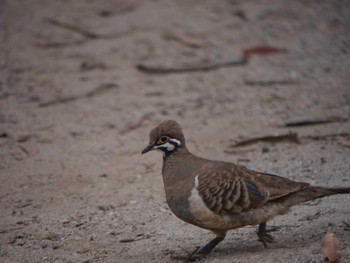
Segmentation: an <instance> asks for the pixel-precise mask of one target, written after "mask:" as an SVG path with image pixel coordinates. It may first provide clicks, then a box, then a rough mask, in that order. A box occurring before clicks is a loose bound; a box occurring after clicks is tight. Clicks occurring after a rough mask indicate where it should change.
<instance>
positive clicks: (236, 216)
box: [142, 120, 350, 261]
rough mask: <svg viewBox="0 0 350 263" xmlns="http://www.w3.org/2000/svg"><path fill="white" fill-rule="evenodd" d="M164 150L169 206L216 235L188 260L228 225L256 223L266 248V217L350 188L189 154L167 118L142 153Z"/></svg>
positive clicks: (268, 238)
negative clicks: (330, 186)
mask: <svg viewBox="0 0 350 263" xmlns="http://www.w3.org/2000/svg"><path fill="white" fill-rule="evenodd" d="M152 150H157V151H160V152H162V153H163V166H162V177H163V183H164V189H165V196H166V201H167V204H168V206H169V208H170V210H171V211H172V212H173V213H174V214H175V215H176V216H177V217H178V218H180V219H181V220H183V221H185V222H187V223H189V224H192V225H195V226H197V227H200V228H204V229H207V230H210V231H211V232H213V233H214V234H215V238H214V239H211V240H210V241H209V242H208V243H207V244H205V245H204V246H203V247H201V248H200V249H197V250H196V251H194V252H193V253H192V254H191V255H190V257H189V259H190V260H191V261H195V260H198V259H200V258H202V257H204V256H205V255H207V254H209V253H210V252H211V251H212V249H213V248H214V247H216V246H217V245H218V244H219V243H220V242H221V241H223V240H224V239H225V236H226V233H227V231H229V230H232V229H236V228H240V227H244V226H248V225H250V226H252V225H258V231H257V235H258V238H259V241H261V242H262V244H263V245H264V246H265V247H267V243H274V242H275V239H274V238H273V237H272V235H271V234H269V233H267V230H266V222H267V221H269V220H271V219H272V218H274V217H276V216H277V215H282V214H286V213H287V212H288V211H289V208H290V207H291V206H293V205H296V204H299V203H302V202H306V201H310V200H314V199H317V198H321V197H325V196H330V195H336V194H347V193H350V187H342V188H341V187H339V188H328V187H320V186H312V185H310V184H308V183H306V182H298V181H293V180H290V179H288V178H284V177H281V176H278V175H273V174H269V173H263V172H257V171H254V170H250V169H248V168H246V167H244V166H241V165H237V164H234V163H230V162H225V161H216V160H208V159H204V158H201V157H198V156H196V155H194V154H192V153H191V152H190V151H189V150H188V149H187V146H186V140H185V136H184V134H183V131H182V128H181V126H180V125H179V124H178V123H177V122H176V121H174V120H166V121H164V122H162V123H160V124H159V125H158V126H157V127H155V128H154V129H152V130H151V131H150V135H149V143H148V145H147V146H146V147H145V148H144V150H143V151H142V154H145V153H147V152H149V151H152Z"/></svg>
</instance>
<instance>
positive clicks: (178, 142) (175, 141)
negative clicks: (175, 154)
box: [169, 138, 181, 146]
mask: <svg viewBox="0 0 350 263" xmlns="http://www.w3.org/2000/svg"><path fill="white" fill-rule="evenodd" d="M169 141H171V142H174V143H176V144H177V146H180V145H181V142H180V141H179V140H176V139H174V138H171V139H170V140H169Z"/></svg>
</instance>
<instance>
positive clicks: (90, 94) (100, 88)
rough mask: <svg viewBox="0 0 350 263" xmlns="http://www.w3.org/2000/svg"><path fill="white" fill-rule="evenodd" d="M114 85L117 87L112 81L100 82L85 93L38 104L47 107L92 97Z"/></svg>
mask: <svg viewBox="0 0 350 263" xmlns="http://www.w3.org/2000/svg"><path fill="white" fill-rule="evenodd" d="M116 87H118V85H117V84H114V83H106V84H102V85H100V86H98V87H97V88H95V89H93V90H91V91H89V92H88V93H86V94H83V95H77V96H68V97H64V98H59V99H56V100H51V101H47V102H42V103H40V104H39V107H48V106H53V105H58V104H63V103H68V102H72V101H76V100H79V99H83V98H91V97H93V96H95V95H98V94H100V93H102V92H105V91H106V90H110V89H112V88H116Z"/></svg>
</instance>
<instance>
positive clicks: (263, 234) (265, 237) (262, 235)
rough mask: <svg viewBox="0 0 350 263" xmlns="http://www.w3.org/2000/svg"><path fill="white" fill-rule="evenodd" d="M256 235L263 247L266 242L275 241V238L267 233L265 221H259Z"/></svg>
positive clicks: (265, 245)
mask: <svg viewBox="0 0 350 263" xmlns="http://www.w3.org/2000/svg"><path fill="white" fill-rule="evenodd" d="M257 234H258V237H259V241H260V242H262V243H263V245H264V247H265V248H267V243H274V242H276V241H275V239H274V238H273V237H272V236H271V235H270V234H268V233H267V231H266V223H261V224H260V225H259V229H258V232H257Z"/></svg>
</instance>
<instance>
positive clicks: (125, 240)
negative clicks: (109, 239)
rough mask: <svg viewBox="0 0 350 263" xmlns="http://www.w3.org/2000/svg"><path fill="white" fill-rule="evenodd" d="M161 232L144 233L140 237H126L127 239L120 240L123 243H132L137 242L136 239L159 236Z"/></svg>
mask: <svg viewBox="0 0 350 263" xmlns="http://www.w3.org/2000/svg"><path fill="white" fill-rule="evenodd" d="M159 235H161V234H155V235H144V236H142V237H140V238H125V239H121V240H119V242H121V243H130V242H136V241H140V240H144V239H149V238H152V237H155V236H159Z"/></svg>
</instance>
